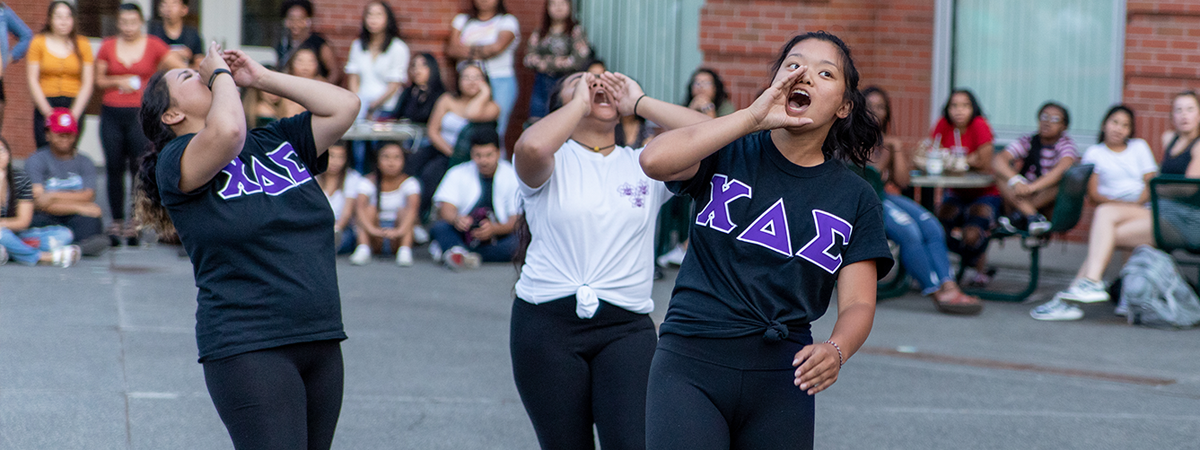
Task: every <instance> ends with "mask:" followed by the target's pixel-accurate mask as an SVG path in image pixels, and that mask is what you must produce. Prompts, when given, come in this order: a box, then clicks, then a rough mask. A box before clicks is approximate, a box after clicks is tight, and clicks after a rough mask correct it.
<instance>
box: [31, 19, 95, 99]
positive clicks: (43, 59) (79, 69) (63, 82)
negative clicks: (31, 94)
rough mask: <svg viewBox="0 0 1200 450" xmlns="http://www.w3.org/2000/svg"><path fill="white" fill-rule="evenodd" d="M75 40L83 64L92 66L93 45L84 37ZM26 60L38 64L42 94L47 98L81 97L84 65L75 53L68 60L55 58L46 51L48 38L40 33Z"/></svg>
mask: <svg viewBox="0 0 1200 450" xmlns="http://www.w3.org/2000/svg"><path fill="white" fill-rule="evenodd" d="M75 39H76V44H75V45H77V46H79V54H80V56H82V57H83V61H82V63H83V64H89V65H90V64H91V63H92V46H91V44H89V43H88V40H87V38H85V37H83V36H76V38H75ZM25 59H26V60H27V61H28V62H29V63H37V64H38V84H40V85H41V86H42V93H43V94H45V96H46V97H47V98H49V97H74V96H76V95H79V88H80V87H81V85H82V84H83V83H82V82H81V79H82V78H83V64H80V60H79V59H80V58H79V57H77V56H75V53H74V52H71V54H69V55H67V57H66V58H59V57H58V56H55V55H54V54H52V53H50V52H49V51H48V50H47V49H46V36H45V35H44V34H42V33H38V34H37V35H36V36H34V37H33V42H30V44H29V53H28V54H26V56H25Z"/></svg>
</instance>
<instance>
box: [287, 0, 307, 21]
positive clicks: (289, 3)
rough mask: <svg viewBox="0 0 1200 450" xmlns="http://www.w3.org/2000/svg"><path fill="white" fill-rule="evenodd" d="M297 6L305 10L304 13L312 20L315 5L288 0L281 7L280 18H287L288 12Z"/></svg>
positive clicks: (305, 1) (304, 1)
mask: <svg viewBox="0 0 1200 450" xmlns="http://www.w3.org/2000/svg"><path fill="white" fill-rule="evenodd" d="M297 6H299V7H300V8H301V9H303V10H304V13H305V14H308V17H309V18H312V16H313V4H312V2H311V1H309V0H287V1H285V2H283V5H281V6H280V7H279V16H280V17H287V13H288V11H291V10H292V8H295V7H297Z"/></svg>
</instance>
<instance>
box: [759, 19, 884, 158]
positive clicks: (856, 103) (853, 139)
mask: <svg viewBox="0 0 1200 450" xmlns="http://www.w3.org/2000/svg"><path fill="white" fill-rule="evenodd" d="M809 39H816V40H820V41H825V42H828V43H830V44H833V45H834V46H835V47H837V48H838V50H839V51H840V52H841V54H842V73H843V74H844V75H845V77H846V89H845V92H844V93H843V94H842V100H843V101H847V102H850V115H848V116H846V117H845V118H838V119H836V120H834V121H833V126H832V127H830V128H829V134H828V135H826V136H825V143H824V144H822V145H821V153H823V154H824V155H825V158H826V159H840V160H843V161H847V162H850V163H853V164H854V165H857V166H865V165H866V164H867V163H868V162H870V159H871V153H872V151H874V149H875V147H877V146H879V145H881V144H882V143H883V132H882V131H880V129H879V123H878V122H877V121H876V120H875V116H873V115H871V112H870V111H868V110H867V99H866V97H864V96H863V93H862V91H859V90H858V69H857V68H856V67H855V66H854V58H853V57H851V55H850V46H848V45H846V43H845V42H843V41H842V40H841V39H840V38H838V37H837V36H834V35H833V34H830V33H829V32H826V31H812V32H808V33H804V34H801V35H798V36H796V37H793V38H792V39H791V40H790V41H788V42H787V43H786V44H784V45H783V48H781V49H780V50H779V57H778V58H776V59H775V63H774V64H772V65H771V76H772V77H774V76H775V74H777V73H779V68H780V67H782V66H783V61H784V60H785V59H787V56H788V52H789V51H791V49H792V47H795V46H796V44H799V43H801V42H803V41H806V40H809ZM770 81H772V82H773V81H774V78H772V79H771V80H770Z"/></svg>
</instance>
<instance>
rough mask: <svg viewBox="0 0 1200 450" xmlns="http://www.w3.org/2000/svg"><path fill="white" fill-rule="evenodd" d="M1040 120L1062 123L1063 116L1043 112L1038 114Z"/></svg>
mask: <svg viewBox="0 0 1200 450" xmlns="http://www.w3.org/2000/svg"><path fill="white" fill-rule="evenodd" d="M1038 120H1040V121H1042V122H1049V123H1060V122H1062V120H1063V118H1062V116H1056V115H1052V114H1042V115H1040V116H1038Z"/></svg>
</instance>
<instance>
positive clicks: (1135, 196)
mask: <svg viewBox="0 0 1200 450" xmlns="http://www.w3.org/2000/svg"><path fill="white" fill-rule="evenodd" d="M1134 124H1135V121H1134V116H1133V110H1131V109H1129V107H1127V106H1125V105H1117V106H1114V107H1112V109H1109V110H1108V114H1105V115H1104V121H1103V122H1101V131H1100V141H1099V143H1097V144H1096V145H1093V146H1091V147H1088V149H1087V152H1086V153H1084V154H1083V163H1084V164H1092V165H1094V166H1095V168H1094V169H1093V170H1092V178H1091V179H1090V180H1088V198H1090V199H1092V201H1093V202H1095V203H1096V204H1098V205H1099V206H1097V207H1096V213H1095V216H1093V218H1092V226H1091V229H1090V230H1089V232H1088V253H1087V259H1085V260H1084V261H1083V266H1082V267H1080V268H1079V273H1078V274H1077V275H1076V276H1075V280H1074V281H1072V282H1071V285H1070V286H1069V287H1068V288H1067V290H1065V291H1062V292H1059V293H1058V295H1055V296H1054V299H1053V300H1050V301H1049V302H1046V303H1044V304H1042V305H1040V306H1038V307H1036V308H1034V309H1033V310H1032V311H1030V312H1029V315H1031V316H1033V318H1034V319H1038V320H1077V319H1080V318H1082V317H1083V310H1082V309H1080V308H1079V307H1078V306H1075V305H1072V304H1070V303H1067V302H1065V301H1064V300H1069V301H1075V302H1081V303H1094V302H1103V301H1108V292H1107V290H1106V289H1105V286H1104V281H1103V280H1102V279H1101V277H1103V276H1104V268H1105V267H1107V266H1108V262H1109V260H1110V259H1111V258H1112V253H1113V249H1114V248H1117V247H1120V248H1134V247H1137V246H1138V245H1142V244H1146V245H1154V236H1153V233H1152V227H1153V225H1152V217H1151V215H1150V209H1149V208H1148V207H1147V202H1149V201H1150V190H1149V189H1148V188H1147V187H1148V186H1149V185H1150V179H1151V178H1154V176H1155V175H1157V174H1158V164H1157V163H1155V162H1154V155H1153V154H1152V153H1151V152H1150V146H1149V145H1148V144H1146V141H1144V140H1142V139H1138V138H1135V137H1133V136H1134Z"/></svg>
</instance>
